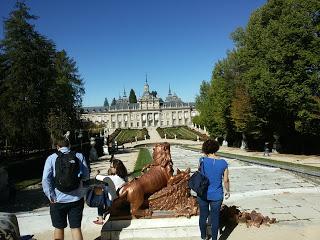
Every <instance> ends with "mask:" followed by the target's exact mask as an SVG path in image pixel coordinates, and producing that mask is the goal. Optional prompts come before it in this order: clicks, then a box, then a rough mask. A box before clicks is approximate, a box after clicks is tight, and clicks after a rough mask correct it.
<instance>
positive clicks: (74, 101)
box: [47, 50, 84, 140]
mask: <svg viewBox="0 0 320 240" xmlns="http://www.w3.org/2000/svg"><path fill="white" fill-rule="evenodd" d="M54 66H55V71H56V78H55V84H54V86H53V87H52V89H51V91H50V93H51V96H50V105H49V106H48V108H49V115H48V119H47V121H48V124H47V126H48V127H49V128H50V127H51V126H52V124H51V121H52V118H53V116H54V117H55V121H57V122H58V124H57V125H56V126H57V128H56V129H55V130H54V132H55V134H59V135H62V134H63V133H64V132H66V131H68V130H71V129H75V128H78V127H79V121H78V112H79V111H80V107H81V104H82V96H83V94H84V88H83V81H82V79H81V78H80V76H79V73H78V69H77V67H76V62H75V61H74V60H73V59H72V58H70V57H68V56H67V53H66V51H64V50H62V51H59V52H57V53H56V54H55V58H54ZM61 99H63V101H61ZM51 132H52V131H50V133H51ZM52 140H53V139H52Z"/></svg>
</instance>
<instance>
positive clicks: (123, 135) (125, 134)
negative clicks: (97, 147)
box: [115, 128, 149, 145]
mask: <svg viewBox="0 0 320 240" xmlns="http://www.w3.org/2000/svg"><path fill="white" fill-rule="evenodd" d="M144 135H146V136H147V138H149V135H148V131H147V129H145V128H144V129H121V131H120V132H119V134H118V135H117V136H116V137H115V140H116V141H117V142H118V145H122V144H124V143H128V142H131V141H132V142H134V141H135V137H137V138H138V140H144Z"/></svg>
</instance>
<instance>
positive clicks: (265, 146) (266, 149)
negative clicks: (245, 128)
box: [263, 142, 270, 156]
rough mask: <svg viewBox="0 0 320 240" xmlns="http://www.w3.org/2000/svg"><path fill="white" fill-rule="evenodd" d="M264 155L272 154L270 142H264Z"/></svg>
mask: <svg viewBox="0 0 320 240" xmlns="http://www.w3.org/2000/svg"><path fill="white" fill-rule="evenodd" d="M263 156H270V150H269V143H268V142H266V143H265V144H264V151H263Z"/></svg>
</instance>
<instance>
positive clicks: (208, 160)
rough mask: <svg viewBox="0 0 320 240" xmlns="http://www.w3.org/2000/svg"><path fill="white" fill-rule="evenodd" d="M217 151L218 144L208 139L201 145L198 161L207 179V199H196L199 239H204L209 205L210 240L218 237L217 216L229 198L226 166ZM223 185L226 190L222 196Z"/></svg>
mask: <svg viewBox="0 0 320 240" xmlns="http://www.w3.org/2000/svg"><path fill="white" fill-rule="evenodd" d="M218 150H219V143H218V142H217V141H215V140H212V139H209V140H207V141H205V142H204V143H203V145H202V152H203V153H204V154H205V157H203V158H201V159H200V163H199V164H201V162H202V167H201V172H202V173H203V174H204V175H205V176H206V177H207V178H208V179H209V182H210V184H209V187H208V192H207V198H206V199H202V198H200V197H198V198H197V199H198V203H199V208H200V217H199V227H200V232H201V239H206V237H207V236H206V229H207V224H206V222H207V218H208V216H209V205H210V215H211V231H212V239H213V240H216V239H217V236H218V228H219V215H220V208H221V204H222V201H223V196H224V197H225V199H228V198H229V197H230V193H229V190H230V186H229V172H228V164H227V162H226V161H225V160H224V159H219V157H218V156H216V152H217V151H218ZM222 179H223V183H224V184H223V185H224V188H225V190H226V192H225V194H223V187H222Z"/></svg>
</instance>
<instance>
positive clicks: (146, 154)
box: [131, 148, 152, 177]
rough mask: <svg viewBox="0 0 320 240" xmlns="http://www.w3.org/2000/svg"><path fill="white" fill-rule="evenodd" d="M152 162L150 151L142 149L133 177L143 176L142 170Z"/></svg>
mask: <svg viewBox="0 0 320 240" xmlns="http://www.w3.org/2000/svg"><path fill="white" fill-rule="evenodd" d="M151 162H152V156H151V153H150V151H149V150H148V149H146V148H140V150H139V155H138V158H137V161H136V163H135V165H134V171H133V173H132V174H131V177H138V176H140V175H141V170H142V168H143V167H144V166H145V165H147V164H149V163H151Z"/></svg>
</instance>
